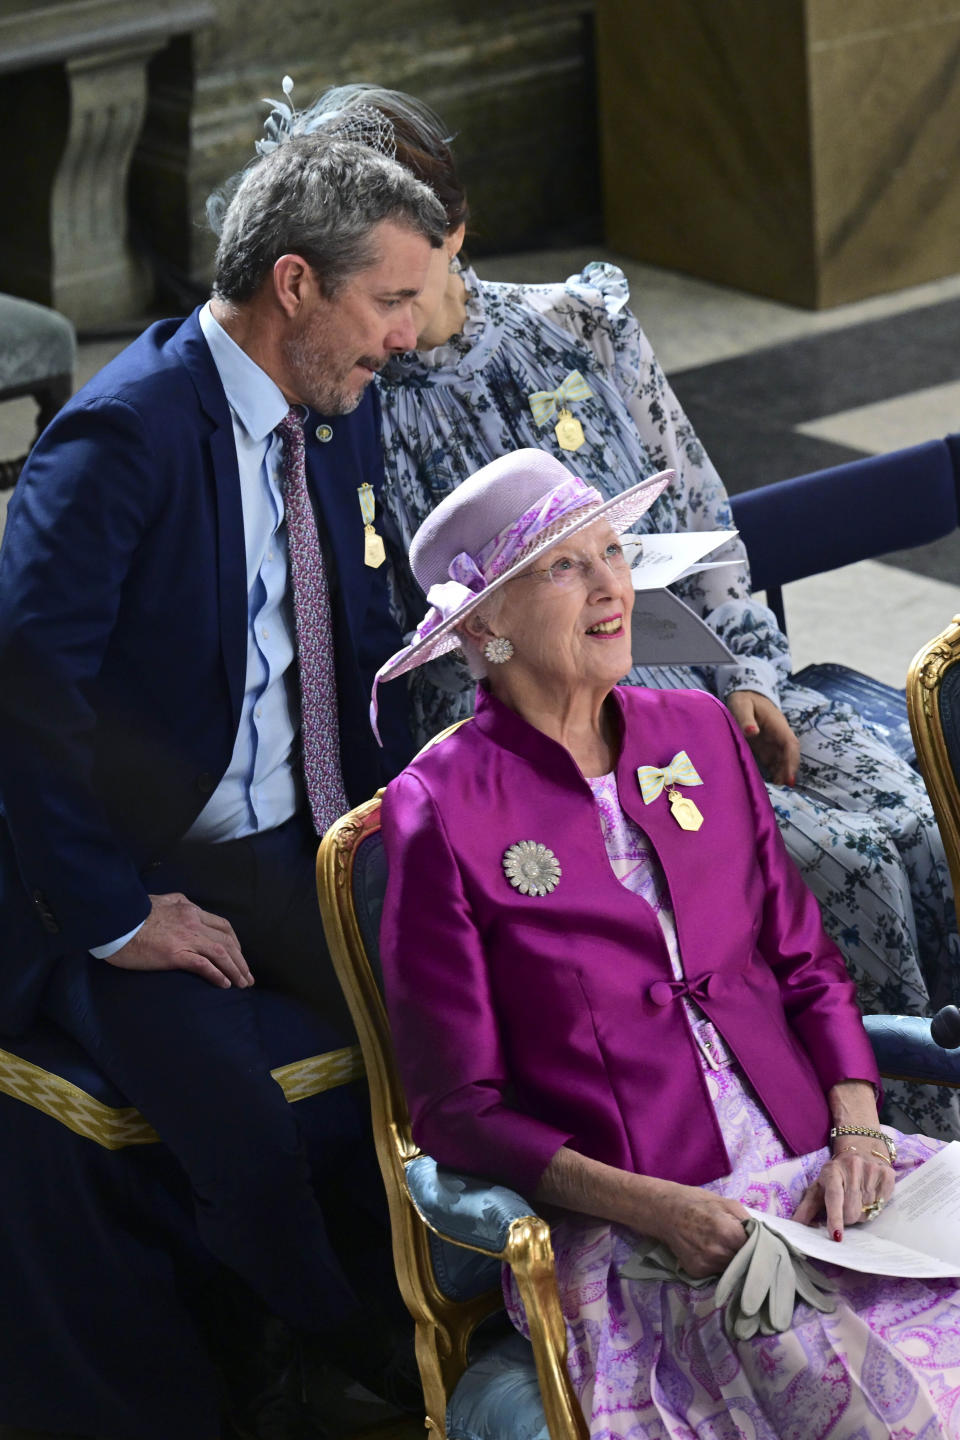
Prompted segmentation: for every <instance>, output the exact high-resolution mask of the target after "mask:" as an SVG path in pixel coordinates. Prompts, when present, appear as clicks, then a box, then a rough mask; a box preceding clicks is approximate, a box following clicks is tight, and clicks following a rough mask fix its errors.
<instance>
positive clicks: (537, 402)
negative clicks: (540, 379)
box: [530, 370, 593, 425]
mask: <svg viewBox="0 0 960 1440" xmlns="http://www.w3.org/2000/svg"><path fill="white" fill-rule="evenodd" d="M592 394H593V391H592V390H591V389H590V386H589V385H588V384H587V382H586V380H584V378H583V376H582V375H581V374H580V371H579V370H571V371H570V374H569V375H568V376H567V378H566V380H564V381H563V383H562V384H561V385H558V386H557V388H556V390H535V391H534V393H533V394H532V395H531V396H530V409H531V410H532V411H533V418H534V420H536V422H537V424H538V425H546V423H547V421H548V420H552V419H553V417H554V415H556V413H557V411H558V410H563V409H564V408H565V406H566V405H567V404H568V403H569V402H570V401H571V400H586V399H587V398H588V397H589V396H591V395H592Z"/></svg>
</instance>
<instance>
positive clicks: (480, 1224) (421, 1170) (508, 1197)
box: [405, 1155, 537, 1256]
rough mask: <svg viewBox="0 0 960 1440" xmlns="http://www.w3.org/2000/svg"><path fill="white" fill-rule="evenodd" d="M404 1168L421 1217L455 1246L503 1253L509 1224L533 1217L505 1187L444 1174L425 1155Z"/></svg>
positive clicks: (527, 1206) (454, 1173)
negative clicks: (467, 1246)
mask: <svg viewBox="0 0 960 1440" xmlns="http://www.w3.org/2000/svg"><path fill="white" fill-rule="evenodd" d="M405 1170H406V1178H407V1188H408V1190H409V1192H410V1198H411V1199H412V1201H413V1203H414V1205H415V1206H416V1208H417V1210H418V1211H419V1212H420V1215H421V1216H422V1217H423V1219H424V1220H425V1221H426V1223H427V1224H428V1225H429V1226H430V1228H431V1229H432V1230H435V1231H436V1232H437V1234H438V1235H442V1236H443V1238H444V1239H445V1240H452V1241H453V1243H454V1244H455V1245H469V1246H471V1247H473V1248H475V1249H477V1250H485V1251H487V1253H488V1254H490V1255H498V1256H499V1255H502V1254H503V1252H504V1250H506V1248H507V1244H508V1241H509V1237H510V1226H511V1225H512V1224H513V1222H514V1221H515V1220H522V1219H525V1218H527V1217H528V1216H531V1215H532V1216H535V1215H536V1213H537V1212H536V1211H535V1210H534V1208H533V1206H532V1205H530V1204H529V1202H528V1201H526V1200H524V1199H523V1197H522V1196H521V1195H518V1194H517V1193H516V1191H515V1190H509V1189H508V1188H507V1187H506V1185H492V1184H491V1183H490V1182H489V1181H488V1180H482V1179H479V1178H478V1177H477V1176H476V1175H461V1174H459V1173H458V1172H457V1171H456V1170H447V1169H445V1168H444V1167H443V1166H441V1165H438V1164H437V1162H436V1160H433V1159H431V1157H430V1156H429V1155H418V1156H417V1158H416V1159H415V1160H410V1161H408V1163H407V1165H406V1167H405Z"/></svg>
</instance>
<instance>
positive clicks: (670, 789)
mask: <svg viewBox="0 0 960 1440" xmlns="http://www.w3.org/2000/svg"><path fill="white" fill-rule="evenodd" d="M637 779H638V780H639V781H640V794H641V795H642V796H643V803H644V805H649V804H650V803H651V802H652V801H653V800H656V798H657V796H658V795H659V794H660V793H661V791H663V790H664V789H666V792H667V798H668V800H669V801H670V812H671V814H672V815H673V818H674V819H675V820H676V822H677V824H678V825H679V826H680V828H681V829H682V830H699V829H700V826H701V825H702V824H703V816H702V814H701V813H700V811H699V810H698V808H697V806H696V805H694V803H693V801H692V800H691V799H690V798H689V796H687V795H681V794H680V791H679V790H678V789H677V788H676V787H677V786H678V785H702V784H703V781H702V780H701V779H700V776H699V775H698V774H697V772H696V770H695V769H694V765H693V761H692V760H691V759H690V756H689V755H688V754H687V752H686V750H678V751H677V753H676V755H674V757H673V759H672V760H671V761H670V764H669V765H666V766H664V768H663V769H662V770H660V769H658V768H657V766H656V765H641V766H640V767H639V769H638V770H637Z"/></svg>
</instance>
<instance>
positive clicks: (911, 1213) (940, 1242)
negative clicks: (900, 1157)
mask: <svg viewBox="0 0 960 1440" xmlns="http://www.w3.org/2000/svg"><path fill="white" fill-rule="evenodd" d="M746 1208H747V1209H748V1210H750V1214H751V1215H756V1216H757V1218H758V1219H760V1220H763V1222H764V1224H766V1225H769V1226H770V1229H771V1230H776V1231H777V1232H778V1233H779V1234H780V1235H782V1236H783V1237H784V1239H785V1240H789V1241H790V1244H791V1245H793V1246H795V1247H796V1249H797V1250H800V1251H802V1252H803V1254H804V1255H809V1256H810V1257H811V1258H812V1259H814V1260H824V1261H828V1262H829V1263H830V1264H832V1265H842V1266H843V1267H844V1268H845V1269H847V1270H863V1271H866V1273H867V1274H869V1275H911V1276H914V1277H915V1278H918V1279H930V1278H933V1277H936V1276H949V1275H960V1142H958V1141H956V1140H952V1141H951V1142H950V1144H949V1145H947V1146H945V1147H944V1149H943V1150H941V1151H939V1152H938V1153H937V1154H936V1155H934V1156H933V1157H932V1158H931V1159H930V1160H928V1161H927V1162H926V1163H925V1164H924V1165H921V1166H920V1168H919V1169H918V1170H913V1171H911V1173H910V1174H909V1175H905V1176H904V1178H903V1179H902V1180H898V1181H897V1187H896V1189H895V1191H894V1193H893V1198H892V1199H891V1200H889V1201H888V1202H887V1205H886V1208H885V1209H884V1210H883V1211H882V1212H881V1213H880V1214H879V1215H878V1216H877V1218H876V1220H870V1221H868V1222H867V1223H866V1224H863V1225H851V1226H848V1227H846V1228H845V1229H844V1232H843V1239H842V1240H841V1241H840V1242H839V1243H837V1241H835V1240H832V1239H831V1238H830V1236H829V1235H828V1234H827V1232H826V1230H825V1229H823V1227H822V1226H816V1227H814V1228H811V1227H810V1226H807V1225H798V1224H797V1223H796V1222H795V1221H794V1220H779V1219H778V1218H777V1217H776V1216H774V1215H766V1214H764V1213H763V1212H762V1211H760V1210H751V1209H750V1206H749V1205H748V1206H747V1207H746Z"/></svg>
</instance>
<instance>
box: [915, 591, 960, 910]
mask: <svg viewBox="0 0 960 1440" xmlns="http://www.w3.org/2000/svg"><path fill="white" fill-rule="evenodd" d="M958 661H960V616H954V618H953V620H952V621H951V622H950V624H949V625H948V626H947V628H946V629H945V630H943V631H941V633H940V634H939V635H937V636H936V638H935V639H933V640H931V641H930V642H929V643H928V644H927V645H924V647H923V649H922V650H920V651H919V652H918V653H917V654H916V655H915V656H914V659H913V662H912V664H911V666H910V670H909V672H908V675H907V714H908V715H909V717H910V729H911V731H912V733H913V743H914V745H915V746H916V751H917V761H918V763H919V766H920V770H921V773H922V775H923V778H924V781H925V783H926V787H927V791H928V793H929V796H930V800H931V802H932V804H933V810H934V814H935V815H936V817H937V823H938V824H939V826H940V833H941V835H942V836H943V844H944V849H945V850H946V853H947V862H948V864H949V866H950V878H951V880H952V881H953V889H954V894H955V895H957V896H960V785H958V777H960V666H958V663H957V662H958Z"/></svg>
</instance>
